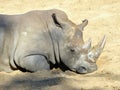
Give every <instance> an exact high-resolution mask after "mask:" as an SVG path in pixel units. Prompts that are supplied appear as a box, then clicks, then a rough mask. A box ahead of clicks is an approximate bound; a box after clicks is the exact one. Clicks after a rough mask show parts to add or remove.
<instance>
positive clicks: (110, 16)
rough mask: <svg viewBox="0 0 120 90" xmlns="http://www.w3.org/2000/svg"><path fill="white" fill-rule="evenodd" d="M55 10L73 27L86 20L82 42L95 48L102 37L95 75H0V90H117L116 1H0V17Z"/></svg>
mask: <svg viewBox="0 0 120 90" xmlns="http://www.w3.org/2000/svg"><path fill="white" fill-rule="evenodd" d="M51 8H57V9H61V10H63V11H65V12H66V13H67V15H68V16H69V18H70V19H71V20H72V21H73V22H75V23H76V24H79V23H81V20H83V19H88V20H89V24H88V26H87V27H86V28H85V31H84V40H87V39H88V38H89V37H91V38H92V40H93V45H95V44H96V43H97V42H98V41H99V40H100V39H101V38H102V36H103V35H104V34H105V35H106V36H107V43H106V47H105V49H104V51H103V53H102V55H101V56H100V58H99V60H98V61H97V65H98V70H97V71H96V72H93V73H90V74H86V75H80V74H75V73H73V72H70V71H67V72H61V71H57V70H53V71H51V72H48V71H41V72H36V73H22V72H20V71H15V72H13V73H5V72H0V90H41V89H43V90H63V89H66V90H84V89H85V90H89V89H93V90H94V89H95V90H120V23H119V22H120V1H119V0H0V13H4V14H19V13H24V12H27V11H30V10H36V9H37V10H43V9H51Z"/></svg>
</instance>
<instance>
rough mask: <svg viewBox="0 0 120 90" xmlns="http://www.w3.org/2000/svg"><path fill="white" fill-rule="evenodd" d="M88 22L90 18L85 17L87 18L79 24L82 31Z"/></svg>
mask: <svg viewBox="0 0 120 90" xmlns="http://www.w3.org/2000/svg"><path fill="white" fill-rule="evenodd" d="M87 24H88V20H87V19H85V20H83V21H82V23H81V24H79V25H78V27H79V29H80V30H81V31H83V30H84V27H85V26H87Z"/></svg>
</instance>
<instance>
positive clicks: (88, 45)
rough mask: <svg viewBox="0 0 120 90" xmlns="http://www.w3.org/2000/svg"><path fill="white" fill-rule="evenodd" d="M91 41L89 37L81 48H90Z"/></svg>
mask: <svg viewBox="0 0 120 90" xmlns="http://www.w3.org/2000/svg"><path fill="white" fill-rule="evenodd" d="M91 42H92V40H91V38H89V39H88V41H87V42H86V43H85V44H84V45H83V47H82V48H83V49H85V50H89V49H90V48H91Z"/></svg>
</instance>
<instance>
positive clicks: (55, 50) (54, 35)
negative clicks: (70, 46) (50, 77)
mask: <svg viewBox="0 0 120 90" xmlns="http://www.w3.org/2000/svg"><path fill="white" fill-rule="evenodd" d="M48 32H49V35H50V38H51V41H52V46H53V55H54V60H52V63H54V64H56V63H59V62H60V57H59V56H60V55H59V39H60V38H59V36H58V33H59V32H57V30H48Z"/></svg>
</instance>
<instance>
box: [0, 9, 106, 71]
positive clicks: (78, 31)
mask: <svg viewBox="0 0 120 90" xmlns="http://www.w3.org/2000/svg"><path fill="white" fill-rule="evenodd" d="M87 23H88V21H87V20H84V21H83V22H82V23H81V24H80V25H76V24H74V23H73V22H71V21H70V20H69V19H68V18H67V15H66V14H65V13H64V12H63V11H60V10H57V9H52V10H43V11H31V12H28V13H25V14H21V15H0V71H6V72H11V71H13V70H17V69H22V70H27V71H30V72H35V71H39V70H43V69H47V70H49V69H50V63H52V64H53V65H55V64H56V63H57V64H60V63H61V62H62V63H64V64H65V65H66V66H67V67H68V68H69V69H70V70H73V71H75V72H77V73H89V72H93V71H95V70H96V69H97V65H96V60H97V59H98V57H99V55H100V54H101V52H102V50H103V48H104V45H105V40H106V39H105V37H104V38H103V39H102V41H101V42H100V43H99V44H98V45H97V46H96V47H94V48H92V49H91V45H90V44H91V41H90V40H89V41H88V42H87V43H84V41H83V34H82V31H83V29H84V27H85V26H86V25H87Z"/></svg>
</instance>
